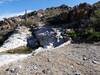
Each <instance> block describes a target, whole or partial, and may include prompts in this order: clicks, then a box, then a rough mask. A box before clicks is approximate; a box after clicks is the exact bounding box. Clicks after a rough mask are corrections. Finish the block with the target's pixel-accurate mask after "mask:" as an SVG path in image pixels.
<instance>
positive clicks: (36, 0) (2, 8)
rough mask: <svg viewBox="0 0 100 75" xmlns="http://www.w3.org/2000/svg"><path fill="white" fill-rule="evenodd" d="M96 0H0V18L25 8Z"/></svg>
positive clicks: (30, 9)
mask: <svg viewBox="0 0 100 75" xmlns="http://www.w3.org/2000/svg"><path fill="white" fill-rule="evenodd" d="M97 1H99V0H0V19H2V18H3V17H10V16H14V15H19V14H24V10H25V9H26V10H28V11H29V12H30V11H33V10H38V9H45V8H48V7H52V6H59V5H61V4H66V5H69V6H74V5H77V4H79V3H83V2H87V3H90V4H93V3H95V2H97Z"/></svg>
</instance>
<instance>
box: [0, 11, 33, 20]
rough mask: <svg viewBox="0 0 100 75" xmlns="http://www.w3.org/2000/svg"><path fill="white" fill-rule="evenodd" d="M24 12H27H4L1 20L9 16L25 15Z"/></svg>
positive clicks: (0, 17)
mask: <svg viewBox="0 0 100 75" xmlns="http://www.w3.org/2000/svg"><path fill="white" fill-rule="evenodd" d="M27 12H28V13H29V12H32V10H27ZM24 14H25V11H22V12H15V13H8V14H3V15H0V20H3V18H9V17H13V16H19V15H24Z"/></svg>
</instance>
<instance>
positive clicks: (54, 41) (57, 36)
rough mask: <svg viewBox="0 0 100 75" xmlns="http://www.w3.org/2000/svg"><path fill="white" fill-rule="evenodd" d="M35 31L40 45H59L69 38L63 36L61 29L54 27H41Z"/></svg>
mask: <svg viewBox="0 0 100 75" xmlns="http://www.w3.org/2000/svg"><path fill="white" fill-rule="evenodd" d="M34 33H35V35H36V38H37V39H38V41H39V43H40V45H41V46H43V47H44V48H51V47H57V46H59V45H61V44H63V43H64V42H66V41H68V39H69V38H68V37H67V36H66V37H64V36H63V32H62V31H61V30H60V29H56V28H52V27H39V28H38V29H37V30H35V32H34Z"/></svg>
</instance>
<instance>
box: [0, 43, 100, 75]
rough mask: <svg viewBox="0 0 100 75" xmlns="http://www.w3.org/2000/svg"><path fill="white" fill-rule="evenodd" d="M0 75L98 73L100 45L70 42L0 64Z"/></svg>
mask: <svg viewBox="0 0 100 75" xmlns="http://www.w3.org/2000/svg"><path fill="white" fill-rule="evenodd" d="M0 75H100V46H96V45H90V44H71V45H68V46H64V47H61V48H56V49H52V50H51V51H50V50H47V51H43V52H39V53H38V54H36V55H34V54H33V55H31V56H29V57H26V58H25V59H23V60H18V61H16V62H12V63H10V64H8V65H4V66H1V68H0Z"/></svg>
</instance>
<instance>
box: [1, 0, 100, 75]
mask: <svg viewBox="0 0 100 75" xmlns="http://www.w3.org/2000/svg"><path fill="white" fill-rule="evenodd" d="M99 48H100V1H99V2H97V3H95V4H93V5H90V4H87V3H81V4H79V5H76V6H74V7H69V6H67V5H64V4H63V5H61V6H59V7H51V8H46V9H44V10H42V9H40V10H37V11H33V12H30V13H27V12H26V13H25V14H24V15H19V16H15V17H9V18H4V20H2V21H0V75H100V49H99Z"/></svg>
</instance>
